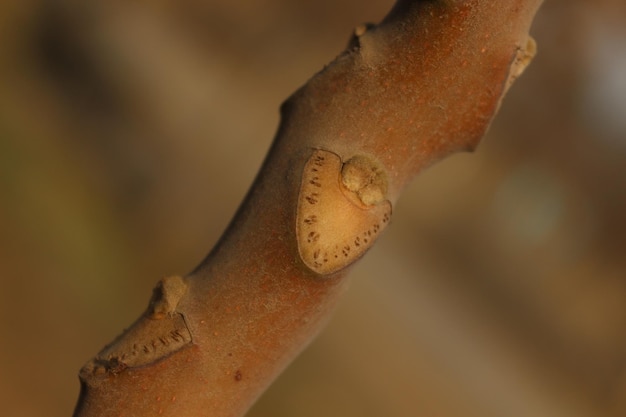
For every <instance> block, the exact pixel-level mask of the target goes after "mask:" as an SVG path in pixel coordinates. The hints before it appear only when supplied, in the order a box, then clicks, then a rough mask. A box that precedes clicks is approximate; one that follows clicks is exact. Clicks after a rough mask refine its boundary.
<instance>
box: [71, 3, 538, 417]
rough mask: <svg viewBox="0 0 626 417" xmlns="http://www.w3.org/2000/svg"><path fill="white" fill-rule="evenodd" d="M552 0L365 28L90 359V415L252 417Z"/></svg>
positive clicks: (405, 10)
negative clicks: (397, 207) (200, 242)
mask: <svg viewBox="0 0 626 417" xmlns="http://www.w3.org/2000/svg"><path fill="white" fill-rule="evenodd" d="M541 2H542V0H498V1H495V0H398V1H397V3H396V4H395V6H394V7H393V9H392V10H391V11H390V13H389V14H388V16H387V17H386V18H385V19H384V20H383V21H382V22H381V23H380V24H379V25H376V26H373V25H369V26H363V27H359V28H357V29H356V30H355V33H354V35H353V37H352V38H351V40H350V42H349V45H348V48H347V49H346V50H345V51H344V52H343V53H342V54H341V55H340V56H339V57H338V58H336V59H335V60H334V61H333V62H332V63H331V64H329V65H328V66H327V67H326V68H325V69H324V70H322V71H321V72H320V73H318V74H317V75H315V76H314V77H313V78H312V79H311V80H309V82H308V83H307V84H306V85H304V86H303V87H302V88H301V89H300V90H298V91H297V92H296V93H295V94H293V95H292V96H291V97H290V98H289V99H288V100H287V101H286V102H285V103H284V104H283V106H282V109H281V114H282V118H281V124H280V127H279V129H278V133H277V135H276V138H275V140H274V143H273V145H272V148H271V150H270V152H269V154H268V156H267V157H266V160H265V162H264V164H263V167H262V168H261V170H260V172H259V174H258V177H257V179H256V180H255V182H254V184H253V185H252V187H251V189H250V191H249V193H248V195H247V197H246V199H245V200H244V202H243V203H242V205H241V207H240V209H239V211H238V212H237V214H236V216H235V217H234V219H233V221H232V223H231V225H230V226H229V228H228V229H227V231H226V232H225V233H224V235H223V237H222V238H221V240H220V241H219V243H218V244H217V245H216V247H215V248H214V249H213V250H212V251H211V253H210V254H209V255H208V256H207V258H206V259H205V260H204V261H203V262H202V263H201V264H200V265H199V266H198V267H197V268H196V269H195V270H194V271H193V272H192V273H191V274H189V275H188V276H186V277H184V278H181V277H170V278H166V279H164V280H162V281H161V282H160V283H159V284H158V285H157V287H156V288H155V290H154V294H153V296H152V300H151V302H150V305H149V307H148V309H147V310H146V312H145V313H144V314H143V315H142V316H141V317H140V318H139V319H138V320H137V321H136V322H135V323H134V324H133V325H132V326H131V327H130V328H129V329H128V330H126V331H125V332H124V333H123V334H122V335H121V336H120V337H118V339H116V340H115V341H113V342H112V343H111V344H110V345H109V346H107V347H106V348H105V349H104V350H103V351H101V352H100V353H99V354H98V355H97V356H96V357H95V358H94V359H92V360H91V361H89V362H88V363H87V364H86V365H85V366H84V367H83V368H82V369H81V372H80V379H81V394H80V397H79V400H78V404H77V407H76V410H75V416H76V417H95V416H109V415H110V416H113V415H115V416H118V415H122V416H124V415H126V416H152V415H176V416H200V415H211V416H241V415H243V414H244V413H245V412H246V411H247V410H248V408H249V407H250V406H251V405H252V403H253V402H254V401H255V399H256V398H257V397H258V396H259V395H260V394H261V393H263V391H264V390H265V389H266V388H267V386H268V385H269V384H270V383H271V382H272V381H273V380H274V378H275V377H276V376H277V375H278V374H279V373H280V372H281V371H282V370H283V369H284V368H285V367H286V366H287V364H288V363H289V362H290V361H291V360H292V359H293V358H294V357H295V356H296V355H297V354H298V353H299V352H300V351H301V350H302V349H303V348H304V347H305V346H306V344H307V343H308V342H309V341H310V340H311V339H312V338H313V337H314V336H315V335H316V334H317V332H319V330H320V329H321V328H322V327H323V325H324V323H325V322H326V321H327V320H328V318H329V315H330V314H331V312H332V310H333V307H334V306H335V303H336V301H337V299H338V298H339V296H340V295H341V293H342V291H343V289H344V287H345V283H346V276H347V274H348V271H349V269H350V266H351V265H352V264H353V262H354V261H355V260H357V259H358V258H359V257H360V256H361V255H363V253H364V252H365V251H366V250H367V249H368V248H369V247H370V246H371V245H372V244H373V242H374V241H375V239H376V236H378V235H379V234H380V233H381V232H382V230H383V229H384V227H385V226H386V225H387V223H388V222H389V217H390V216H391V212H392V208H393V206H394V204H395V202H396V201H397V199H398V197H399V196H400V194H401V192H402V190H403V188H404V187H405V186H406V185H407V183H408V182H409V181H410V180H411V179H412V178H413V177H414V176H415V175H417V174H418V173H419V172H420V171H421V170H423V169H424V168H426V167H428V166H429V165H431V164H433V163H435V162H437V161H439V160H440V159H442V158H444V157H446V156H447V155H450V154H451V153H454V152H457V151H462V150H473V149H474V148H475V147H476V145H477V144H478V142H479V140H480V138H481V137H482V135H483V134H484V132H485V130H486V129H487V127H488V125H489V123H490V121H491V119H492V118H493V116H494V114H495V113H496V111H497V109H498V107H499V105H500V101H501V99H502V96H503V95H504V93H505V92H506V90H507V89H508V88H509V86H510V85H511V83H512V82H513V81H514V80H515V78H517V76H519V75H520V74H521V72H522V71H523V69H524V68H525V66H526V65H527V64H528V62H529V61H530V59H531V58H532V55H533V54H534V42H533V41H532V39H531V38H530V37H529V36H528V30H529V27H530V24H531V21H532V18H533V16H534V14H535V12H536V11H537V9H538V7H539V5H540V3H541ZM233 169H236V167H233ZM224 175H228V173H224Z"/></svg>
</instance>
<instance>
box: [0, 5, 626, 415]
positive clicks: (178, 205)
mask: <svg viewBox="0 0 626 417" xmlns="http://www.w3.org/2000/svg"><path fill="white" fill-rule="evenodd" d="M86 4H89V5H86ZM391 5H392V0H384V1H383V0H377V1H369V2H363V1H357V0H342V1H330V0H323V1H320V0H316V1H313V0H300V1H297V2H294V1H287V0H256V1H249V0H248V1H244V0H230V1H226V0H214V1H209V0H182V1H181V0H179V1H173V0H170V1H167V0H161V1H152V2H122V1H94V2H80V1H71V0H59V1H42V0H39V1H36V0H25V1H3V2H1V3H0V268H1V270H0V271H1V272H0V277H1V281H0V282H1V285H2V290H1V291H0V309H1V310H0V313H1V316H0V317H1V318H0V331H1V333H0V334H2V340H3V341H2V343H1V344H0V404H2V411H1V414H2V415H4V416H10V417H13V416H20V417H30V416H44V415H45V416H52V415H58V416H68V415H70V414H71V411H72V409H73V406H74V403H75V400H76V397H77V394H78V379H77V371H78V369H79V368H80V366H81V365H82V364H83V363H84V362H85V361H86V360H87V359H89V358H90V357H91V356H92V355H94V354H95V353H96V352H97V351H98V350H99V349H100V348H101V347H102V346H103V345H104V344H105V343H106V342H108V341H110V340H111V339H112V338H113V337H114V336H115V335H116V334H118V333H119V332H120V331H121V329H122V328H124V327H125V326H126V325H128V324H130V322H131V321H133V320H134V319H135V318H136V316H137V315H138V314H140V312H141V311H142V310H143V309H144V307H145V306H146V303H147V300H148V298H149V296H150V292H151V289H152V286H153V285H154V283H155V282H156V281H157V280H158V279H159V278H160V277H162V276H165V275H169V274H175V273H186V272H188V271H189V270H191V269H192V268H193V267H194V266H195V265H196V264H197V263H198V262H199V261H200V260H201V259H202V258H203V256H204V255H205V254H206V253H207V252H208V250H209V249H210V248H211V246H212V245H213V244H214V243H215V241H216V240H217V238H218V237H219V235H220V233H221V232H222V230H223V229H224V228H225V226H226V224H227V222H228V221H229V219H230V217H231V215H232V214H233V212H234V210H235V209H236V207H237V205H238V204H239V202H240V200H241V198H242V197H243V195H244V193H245V192H246V190H247V187H248V186H249V184H250V183H251V181H252V179H253V177H254V175H255V173H256V171H257V169H258V167H259V164H260V163H261V161H262V158H263V156H264V154H265V151H266V150H267V148H268V146H269V144H270V141H271V139H272V137H273V134H274V131H275V128H276V125H277V123H278V106H279V105H280V103H281V101H282V100H283V99H285V98H286V97H287V96H288V95H289V94H290V93H291V92H293V91H294V90H295V89H296V88H297V87H298V86H299V85H301V84H302V83H303V82H305V81H306V80H307V79H308V78H309V77H310V76H311V75H312V74H313V73H314V72H316V71H318V70H319V69H320V68H321V67H322V66H323V64H324V63H326V62H327V61H329V60H331V59H332V58H333V57H334V56H335V55H336V54H337V53H338V52H339V51H340V50H341V49H342V48H343V47H344V46H345V43H346V42H347V40H348V37H349V34H350V32H351V30H352V28H353V27H354V26H356V25H358V24H360V23H362V22H366V21H378V20H380V19H381V18H382V17H383V16H384V14H385V13H386V11H387V10H388V9H389V8H390V6H391ZM532 32H533V35H534V37H535V38H536V39H537V42H538V45H539V54H538V56H537V57H536V59H535V61H534V63H533V64H532V65H531V66H530V67H529V69H528V70H527V72H526V73H525V74H524V75H523V76H522V77H521V78H520V79H519V80H518V82H517V83H516V85H515V86H514V87H513V89H512V90H511V92H510V94H509V96H508V97H507V99H506V100H505V101H504V105H503V107H502V109H501V112H500V114H499V116H498V117H497V119H496V121H495V122H494V124H493V126H492V128H491V130H490V132H489V134H488V135H487V137H486V138H485V140H484V141H483V143H482V145H481V146H480V147H479V149H478V152H476V153H474V154H472V155H470V154H463V155H456V156H454V157H452V158H449V159H448V160H446V161H444V162H442V163H440V164H439V165H437V166H435V167H434V168H431V169H430V170H429V171H427V172H426V173H424V174H423V175H422V176H420V177H419V178H418V179H417V180H416V181H415V182H414V183H413V184H412V187H411V188H410V189H408V190H407V192H406V194H405V195H404V198H402V199H401V200H400V202H399V203H398V204H397V207H395V208H394V218H393V223H392V226H391V227H390V228H389V229H388V231H387V232H386V234H385V235H384V237H383V238H382V239H381V241H380V242H379V244H378V245H377V246H376V247H375V249H373V250H372V251H371V252H370V253H369V255H368V256H367V257H366V258H365V259H364V260H363V261H362V262H361V263H360V264H359V265H358V266H357V267H356V268H355V270H354V271H353V274H352V284H351V289H350V291H349V292H348V294H347V296H346V297H345V299H344V300H343V302H342V303H341V305H340V307H339V309H338V311H337V312H336V315H335V317H334V320H333V321H332V322H331V324H330V325H329V327H328V328H327V329H326V331H325V332H324V333H323V334H322V335H321V336H320V337H319V338H318V339H317V340H316V341H315V342H314V343H313V344H312V345H311V346H310V348H309V349H308V350H307V351H306V352H305V353H304V354H303V355H302V356H301V357H300V358H299V359H298V360H297V361H296V362H295V363H294V364H293V365H292V366H291V367H290V368H289V369H288V370H287V371H286V373H285V374H283V375H282V377H281V378H280V379H279V380H278V381H277V383H276V384H275V385H273V387H272V388H271V389H270V390H269V391H268V392H267V394H266V395H265V396H264V397H263V398H262V399H261V400H260V401H259V402H258V403H257V405H256V406H255V408H254V409H253V410H252V412H251V413H250V416H252V417H269V416H272V417H287V416H293V417H296V416H297V417H309V416H310V417H314V416H315V417H318V416H344V417H345V416H359V417H369V416H372V417H379V416H385V417H404V416H429V417H430V416H441V417H457V416H458V417H460V416H463V417H468V416H481V417H485V416H494V417H495V416H534V417H540V416H550V417H555V416H556V417H558V416H567V417H572V416H583V417H589V416H623V415H626V368H625V366H626V256H625V252H626V4H625V3H624V2H623V1H622V0H601V1H588V0H587V1H584V0H547V1H546V4H544V6H543V7H542V9H541V11H540V13H539V15H538V16H537V19H536V22H535V25H534V28H533V31H532Z"/></svg>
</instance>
